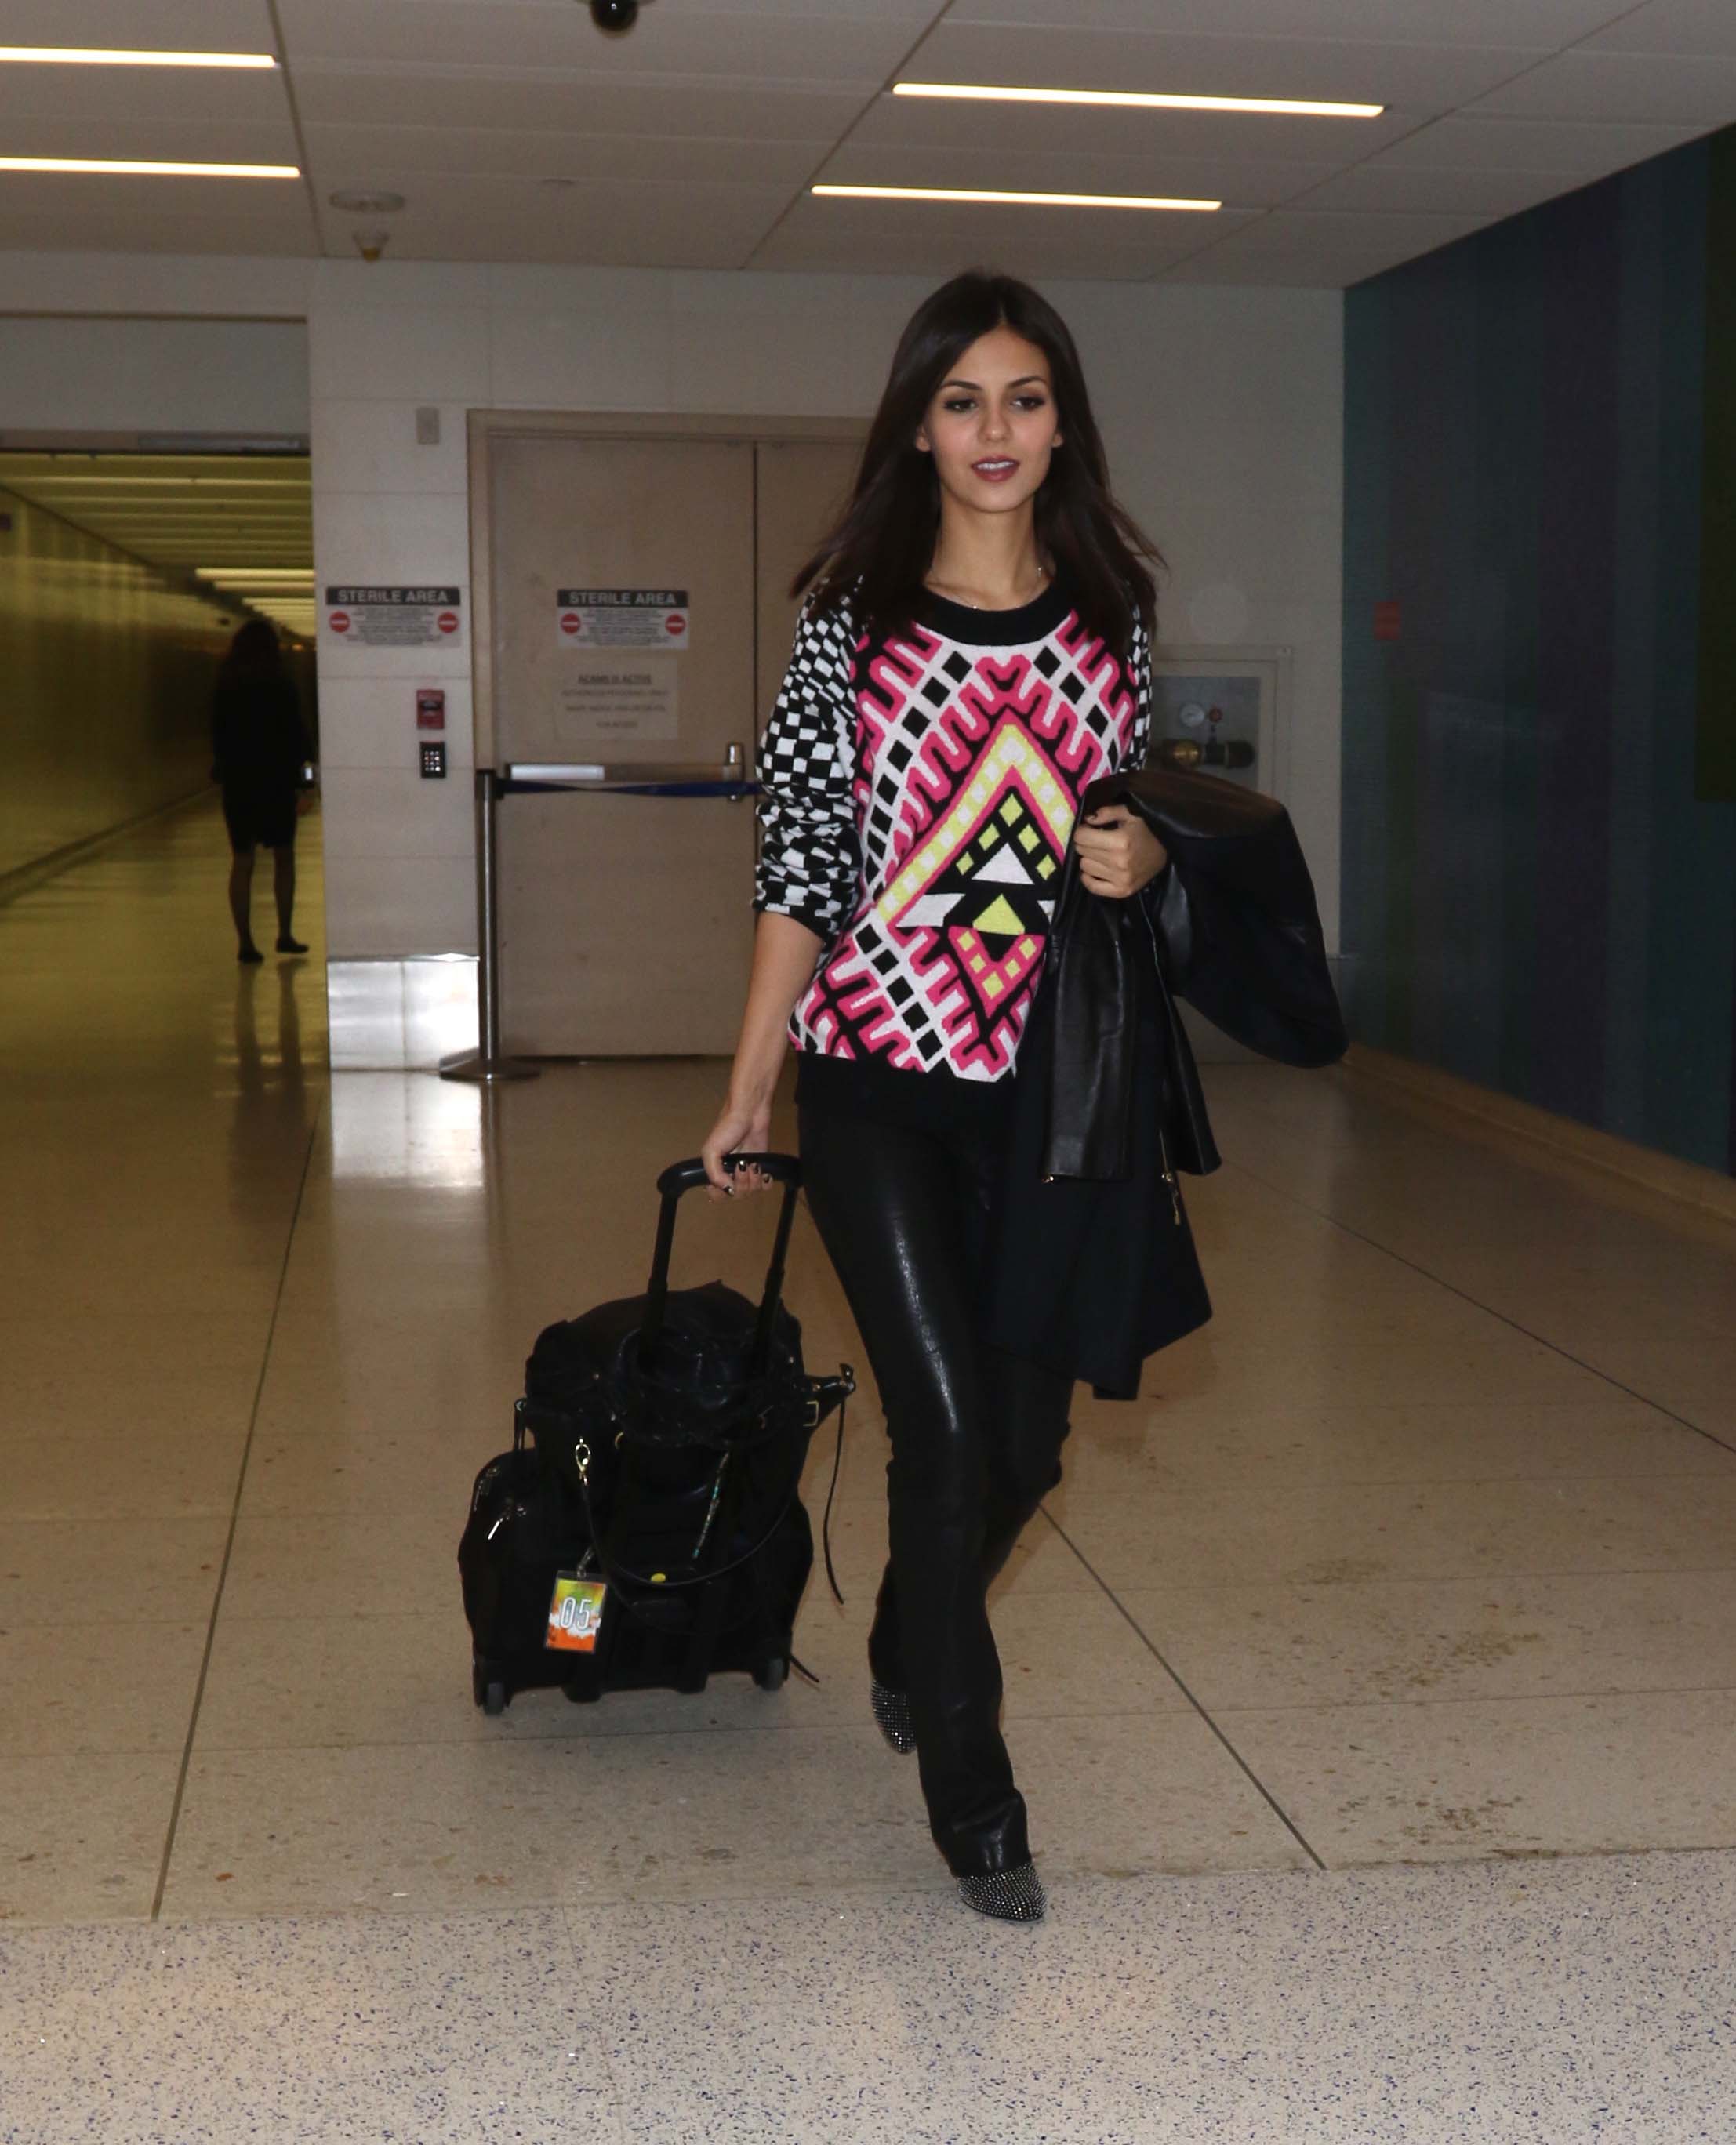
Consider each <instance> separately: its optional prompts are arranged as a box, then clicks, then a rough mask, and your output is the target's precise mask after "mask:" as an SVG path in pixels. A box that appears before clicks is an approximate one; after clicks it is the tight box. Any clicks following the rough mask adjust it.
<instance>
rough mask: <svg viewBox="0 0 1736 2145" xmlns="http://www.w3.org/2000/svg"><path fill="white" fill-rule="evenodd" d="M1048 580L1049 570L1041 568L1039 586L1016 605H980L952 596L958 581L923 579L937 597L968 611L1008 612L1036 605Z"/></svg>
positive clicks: (927, 575)
mask: <svg viewBox="0 0 1736 2145" xmlns="http://www.w3.org/2000/svg"><path fill="white" fill-rule="evenodd" d="M1048 578H1049V570H1048V568H1047V566H1039V567H1038V568H1037V586H1036V587H1035V588H1034V589H1032V591H1031V593H1030V595H1027V596H1022V597H1021V598H1020V600H1018V602H1017V603H1016V604H1007V605H1001V604H980V603H977V602H976V601H975V600H973V599H972V598H971V597H969V596H967V595H964V594H963V593H962V592H960V593H958V594H957V595H953V594H951V593H950V591H953V590H957V589H958V583H957V582H956V581H939V580H936V579H935V578H934V576H933V574H925V575H923V582H924V584H925V585H926V586H928V588H931V589H933V591H934V593H935V594H936V595H939V596H946V597H947V598H948V601H949V602H953V603H962V604H963V605H964V607H965V609H966V610H1003V609H1004V610H1023V609H1024V607H1025V605H1027V603H1035V602H1036V600H1037V597H1038V596H1040V595H1042V586H1043V583H1044V582H1045V581H1047V580H1048Z"/></svg>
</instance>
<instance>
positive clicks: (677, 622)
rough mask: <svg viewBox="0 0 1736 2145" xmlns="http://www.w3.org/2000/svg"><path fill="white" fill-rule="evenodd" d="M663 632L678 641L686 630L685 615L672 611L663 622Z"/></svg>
mask: <svg viewBox="0 0 1736 2145" xmlns="http://www.w3.org/2000/svg"><path fill="white" fill-rule="evenodd" d="M663 630H664V632H665V633H668V634H672V635H674V637H675V639H676V640H679V639H680V638H681V636H682V635H683V634H684V633H685V632H686V630H687V615H686V613H685V612H684V611H679V610H672V611H671V612H670V613H669V616H668V617H667V618H666V619H665V620H664V622H663Z"/></svg>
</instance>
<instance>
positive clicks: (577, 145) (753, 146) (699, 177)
mask: <svg viewBox="0 0 1736 2145" xmlns="http://www.w3.org/2000/svg"><path fill="white" fill-rule="evenodd" d="M306 137H307V156H308V166H309V168H310V170H311V171H312V172H313V173H314V174H315V177H316V181H317V182H318V186H319V189H320V192H321V195H322V196H323V195H325V194H327V193H330V192H333V191H334V190H335V189H336V188H338V187H357V186H361V185H364V184H366V183H369V174H370V173H371V172H376V171H380V170H386V169H390V170H391V171H393V172H396V173H397V174H398V175H399V176H400V178H402V179H403V180H404V181H405V186H404V187H403V189H402V191H403V192H405V196H406V197H407V198H408V199H409V200H410V202H411V204H412V206H414V205H415V201H416V199H417V197H418V195H419V193H420V187H419V186H418V184H417V177H418V175H419V174H420V173H422V172H428V173H431V174H434V175H436V176H438V177H449V178H450V177H456V176H460V175H462V174H464V173H466V172H477V173H492V174H493V175H495V177H501V178H520V179H530V180H535V181H538V182H543V181H555V180H560V179H622V180H631V181H634V182H639V181H644V180H650V181H654V182H659V183H662V184H665V185H667V184H670V183H673V182H680V183H683V184H689V185H699V186H709V185H710V184H712V183H713V182H716V181H723V182H736V183H739V184H746V185H750V186H762V187H783V188H784V189H786V190H787V191H788V192H794V191H795V190H796V189H797V188H798V187H801V186H802V185H803V183H804V182H806V180H807V179H808V176H809V174H810V173H811V172H813V169H814V167H816V165H817V164H818V162H819V161H820V159H821V158H822V157H824V156H825V155H826V154H827V153H828V149H829V147H830V145H829V144H828V143H827V142H719V141H707V140H700V141H679V140H677V141H671V140H669V138H668V137H665V136H659V135H654V134H593V133H577V132H575V133H561V134H530V133H524V134H517V133H511V132H508V131H506V130H505V129H504V128H500V127H481V128H475V127H473V128H470V129H464V128H460V127H308V128H307V129H306Z"/></svg>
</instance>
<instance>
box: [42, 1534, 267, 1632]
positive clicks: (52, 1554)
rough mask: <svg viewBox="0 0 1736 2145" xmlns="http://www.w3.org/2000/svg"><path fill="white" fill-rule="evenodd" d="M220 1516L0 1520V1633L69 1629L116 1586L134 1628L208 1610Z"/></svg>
mask: <svg viewBox="0 0 1736 2145" xmlns="http://www.w3.org/2000/svg"><path fill="white" fill-rule="evenodd" d="M227 1532H228V1521H227V1519H226V1517H223V1516H221V1515H216V1514H212V1515H207V1516H206V1517H203V1518H200V1519H192V1520H119V1519H107V1520H69V1519H68V1520H23V1521H21V1520H7V1521H5V1522H3V1523H0V1630H18V1629H19V1628H20V1627H22V1626H23V1625H32V1624H60V1625H65V1624H73V1623H77V1621H78V1620H79V1619H80V1618H81V1617H87V1616H89V1615H91V1614H92V1607H93V1605H95V1604H97V1603H100V1602H102V1601H103V1600H106V1599H108V1598H110V1597H112V1595H113V1594H114V1591H115V1589H116V1585H117V1580H119V1581H121V1582H122V1583H123V1584H124V1588H125V1601H124V1607H125V1613H126V1614H127V1615H128V1616H129V1617H130V1618H131V1619H132V1620H133V1621H134V1622H136V1623H142V1624H181V1623H186V1622H188V1621H191V1620H193V1619H195V1618H198V1617H201V1616H206V1615H209V1614H210V1613H211V1599H212V1596H213V1595H214V1594H215V1593H216V1584H217V1570H218V1567H219V1565H221V1562H222V1558H223V1541H224V1537H225V1536H226V1534H227Z"/></svg>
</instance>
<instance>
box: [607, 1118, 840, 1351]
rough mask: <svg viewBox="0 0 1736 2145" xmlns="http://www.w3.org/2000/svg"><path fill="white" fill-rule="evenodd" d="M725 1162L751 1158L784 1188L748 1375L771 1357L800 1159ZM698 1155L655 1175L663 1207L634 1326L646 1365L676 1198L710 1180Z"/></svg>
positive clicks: (664, 1291)
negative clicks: (641, 1321)
mask: <svg viewBox="0 0 1736 2145" xmlns="http://www.w3.org/2000/svg"><path fill="white" fill-rule="evenodd" d="M750 1163H751V1164H753V1165H754V1167H757V1168H758V1169H759V1172H760V1173H761V1174H762V1175H763V1176H765V1177H770V1178H771V1179H772V1181H773V1182H774V1183H778V1184H782V1186H783V1211H782V1212H780V1213H779V1215H778V1234H777V1237H776V1238H775V1239H774V1241H773V1245H772V1258H771V1264H770V1265H769V1267H767V1268H766V1272H765V1292H764V1295H763V1296H761V1297H760V1300H759V1321H758V1323H757V1324H756V1325H755V1326H754V1352H753V1355H752V1356H751V1357H750V1358H749V1366H748V1376H749V1377H750V1378H758V1377H763V1376H764V1374H765V1371H766V1367H767V1366H768V1365H769V1363H770V1361H771V1357H772V1328H773V1325H774V1324H775V1323H776V1321H777V1316H778V1302H779V1301H780V1299H781V1298H782V1296H783V1262H784V1257H785V1255H786V1254H787V1252H788V1250H789V1232H790V1227H791V1225H792V1223H793V1222H794V1220H795V1218H796V1194H797V1192H798V1191H800V1189H801V1187H802V1164H801V1162H800V1160H799V1159H798V1157H796V1156H795V1155H793V1154H731V1155H726V1156H725V1157H724V1167H726V1168H730V1169H745V1168H747V1167H749V1164H750ZM710 1181H711V1180H710V1178H709V1177H707V1175H706V1173H705V1163H704V1157H702V1156H699V1155H694V1157H691V1159H689V1161H686V1162H671V1163H670V1164H669V1167H668V1168H667V1169H666V1170H664V1172H663V1174H662V1176H660V1177H659V1178H658V1180H657V1189H658V1191H659V1192H660V1193H661V1194H662V1195H663V1206H662V1208H661V1210H660V1211H659V1214H658V1217H657V1247H656V1249H655V1250H654V1252H653V1253H652V1255H651V1280H650V1285H649V1287H648V1288H647V1289H646V1291H645V1296H646V1301H645V1317H644V1325H643V1326H641V1327H640V1328H639V1361H640V1363H641V1365H642V1366H649V1361H650V1352H651V1346H652V1344H653V1342H654V1341H655V1340H656V1338H657V1336H658V1335H659V1333H660V1332H661V1331H663V1318H664V1310H665V1308H666V1306H667V1305H668V1302H669V1254H670V1252H671V1251H672V1250H673V1249H674V1242H675V1210H676V1208H677V1207H679V1205H680V1203H681V1197H682V1194H683V1193H684V1192H697V1191H698V1190H699V1187H700V1186H701V1185H702V1184H709V1182H710Z"/></svg>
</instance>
